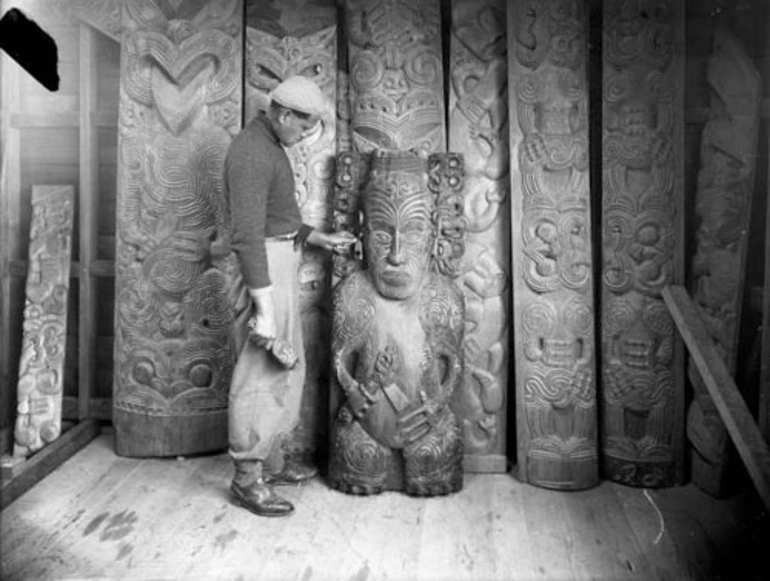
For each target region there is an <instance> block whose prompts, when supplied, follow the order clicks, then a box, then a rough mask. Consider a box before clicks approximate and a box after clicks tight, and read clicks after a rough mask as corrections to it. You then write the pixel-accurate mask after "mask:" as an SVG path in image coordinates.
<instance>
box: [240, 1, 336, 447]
mask: <svg viewBox="0 0 770 581" xmlns="http://www.w3.org/2000/svg"><path fill="white" fill-rule="evenodd" d="M295 11H300V10H299V8H296V9H295ZM328 13H329V9H327V10H326V14H328ZM282 15H283V17H285V18H286V19H289V20H291V18H290V16H289V14H288V13H287V12H286V11H284V12H283V13H282ZM331 15H332V16H335V17H336V10H335V9H333V8H332V9H331ZM326 20H329V19H328V18H327V19H326ZM249 23H251V22H249ZM256 24H259V25H261V26H263V27H264V26H266V24H265V21H264V20H259V21H257V22H256ZM304 28H305V29H306V28H307V26H305V27H304ZM246 34H247V36H246V100H247V104H246V118H247V119H251V118H252V117H253V116H254V115H256V114H257V112H258V111H265V110H267V107H268V105H269V104H270V97H269V93H270V91H272V90H273V89H274V88H275V87H276V86H277V85H278V84H279V83H280V82H281V81H282V80H284V79H286V78H288V77H290V76H294V75H304V76H307V77H309V78H311V79H312V80H313V81H315V83H316V84H317V85H318V86H319V87H320V89H321V91H322V92H323V94H324V95H325V96H326V98H327V100H328V103H329V111H328V115H327V116H326V117H325V118H324V119H323V120H322V123H321V125H320V126H319V128H318V130H317V131H316V132H315V133H314V134H313V135H311V136H309V137H308V138H307V139H305V140H304V141H302V142H301V143H299V144H297V145H294V146H292V147H290V148H288V149H287V153H288V156H289V161H290V162H291V166H292V169H293V171H294V182H295V188H296V189H295V193H296V196H297V202H298V204H299V208H300V212H301V213H302V219H303V221H304V222H305V223H306V224H309V225H311V226H314V227H315V228H318V229H320V230H324V231H328V230H330V228H331V195H332V183H333V178H334V155H335V153H336V111H335V109H336V102H337V96H336V90H337V78H336V76H337V75H336V73H337V27H336V25H331V26H328V27H326V28H323V29H320V30H315V31H313V32H310V33H309V34H307V35H305V36H302V37H295V36H283V37H279V36H275V35H273V34H271V33H269V32H265V31H264V30H261V29H258V28H252V27H248V28H247V32H246ZM330 268H331V266H330V263H329V260H328V256H327V254H326V253H324V252H322V251H320V250H318V249H314V248H311V247H306V248H305V249H303V254H302V264H301V266H300V274H299V276H300V288H301V290H300V304H301V318H302V330H303V341H304V345H305V358H306V361H307V374H306V377H305V387H304V391H303V395H302V404H301V410H300V421H299V424H298V426H297V429H296V430H295V432H294V434H293V435H292V437H291V438H290V439H289V441H288V442H287V443H286V446H287V448H288V451H289V452H291V453H294V454H299V455H304V456H311V455H312V454H314V453H315V452H316V450H317V449H318V448H319V444H321V443H322V442H323V441H325V433H326V427H327V421H326V416H325V414H322V413H321V411H320V410H326V409H327V407H328V406H327V398H328V394H327V391H326V386H327V385H328V383H329V361H330V357H331V354H330V351H329V345H330V336H331V318H330V314H329V308H328V303H329V283H330V275H329V272H330Z"/></svg>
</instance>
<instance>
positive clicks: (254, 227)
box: [226, 142, 273, 288]
mask: <svg viewBox="0 0 770 581" xmlns="http://www.w3.org/2000/svg"><path fill="white" fill-rule="evenodd" d="M241 145H243V146H245V147H238V148H236V149H234V150H233V151H231V152H230V155H228V156H227V161H226V179H227V189H228V193H229V197H230V212H231V218H232V229H233V230H232V242H231V243H232V249H233V250H234V251H235V253H236V255H237V256H238V261H239V263H240V266H241V272H242V273H243V278H244V280H245V282H246V285H247V286H248V287H249V288H263V287H266V286H269V285H270V275H269V274H268V270H267V253H266V252H265V221H266V212H267V197H268V192H269V188H270V187H271V182H272V177H273V171H272V168H271V164H270V162H269V160H266V159H265V158H264V156H260V155H254V152H253V150H251V148H250V147H249V146H250V145H251V144H249V143H248V142H245V143H242V144H241Z"/></svg>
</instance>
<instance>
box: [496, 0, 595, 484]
mask: <svg viewBox="0 0 770 581" xmlns="http://www.w3.org/2000/svg"><path fill="white" fill-rule="evenodd" d="M509 23H512V24H513V26H514V29H513V30H509V51H511V52H513V53H514V54H515V56H516V59H515V61H512V62H511V66H512V69H511V71H510V73H509V78H512V79H513V78H515V79H516V82H515V83H513V82H511V83H510V86H511V87H512V89H513V88H515V100H512V105H511V107H512V108H513V107H515V110H512V111H511V116H512V118H514V119H515V120H516V122H517V123H516V124H515V125H514V124H513V123H512V124H511V145H512V147H515V148H516V150H517V151H516V152H515V153H514V155H513V156H512V158H513V159H516V160H517V161H518V164H517V167H516V169H515V171H514V170H512V172H511V173H512V182H513V190H512V191H513V192H516V198H518V199H515V201H514V202H513V204H514V206H516V205H518V206H519V207H520V211H516V210H515V209H512V212H513V214H514V216H520V223H519V224H518V225H516V224H514V227H513V231H514V232H519V233H520V234H519V236H514V240H513V260H514V264H515V268H516V270H517V272H518V276H517V278H516V280H515V289H514V293H515V297H516V300H515V301H514V305H515V307H514V308H515V311H516V316H514V323H515V328H516V334H517V336H518V337H520V338H521V340H520V341H518V342H517V343H518V344H517V346H516V370H517V373H516V375H517V386H516V389H517V401H518V403H519V406H518V408H519V410H518V416H517V422H518V423H519V427H518V433H519V435H520V437H519V443H518V445H519V466H520V476H521V478H522V479H524V480H526V481H528V482H531V483H533V484H537V485H540V486H545V487H549V488H560V489H576V488H585V487H588V486H591V485H593V484H595V483H596V481H597V479H598V451H597V430H596V422H597V417H596V381H595V362H594V350H593V343H594V330H593V327H594V324H593V321H594V312H593V307H592V306H591V303H592V301H591V296H592V285H593V279H592V274H591V262H592V260H591V236H590V216H589V183H588V124H587V117H588V115H587V106H588V95H587V88H586V84H587V71H586V67H587V62H586V61H587V50H586V45H587V38H586V30H587V16H586V14H585V13H584V10H583V6H582V3H581V2H577V1H557V0H541V1H527V2H518V3H517V4H516V6H515V9H514V13H513V15H512V17H511V18H510V19H509ZM517 182H518V183H517ZM517 226H518V227H517Z"/></svg>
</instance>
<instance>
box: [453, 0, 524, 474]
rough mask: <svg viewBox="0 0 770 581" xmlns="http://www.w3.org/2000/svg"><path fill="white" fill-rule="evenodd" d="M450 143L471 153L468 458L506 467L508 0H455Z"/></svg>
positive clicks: (462, 405)
mask: <svg viewBox="0 0 770 581" xmlns="http://www.w3.org/2000/svg"><path fill="white" fill-rule="evenodd" d="M451 16H452V34H451V37H450V62H449V79H450V91H449V149H450V150H451V151H457V152H460V153H462V154H463V157H464V161H465V164H464V165H465V190H464V198H465V208H464V215H465V219H466V220H467V228H466V235H465V253H464V258H463V261H462V264H461V266H460V270H461V274H460V278H459V282H461V284H462V290H463V294H464V295H465V305H466V308H465V317H466V318H465V339H464V344H463V349H464V356H465V376H464V381H463V382H462V384H461V385H460V387H459V388H458V390H457V391H456V392H455V398H454V401H453V405H454V409H455V411H456V412H457V414H458V416H459V417H460V418H461V421H462V423H463V433H464V438H465V455H466V463H465V465H466V468H467V469H470V470H482V471H488V470H497V471H505V470H506V468H507V466H506V459H505V453H506V450H505V422H506V417H505V411H504V410H505V400H506V398H507V394H506V389H507V385H508V365H509V358H508V352H509V349H510V344H509V325H510V320H509V312H508V311H509V309H508V300H509V294H510V290H511V286H510V285H511V283H510V266H509V265H510V244H509V235H510V234H509V225H510V199H509V192H510V176H509V175H508V170H509V165H510V164H509V150H508V88H507V85H508V79H507V74H508V66H507V54H506V52H507V51H506V36H505V30H506V28H505V17H506V5H505V1H504V0H486V1H483V2H477V1H475V0H453V2H452V12H451Z"/></svg>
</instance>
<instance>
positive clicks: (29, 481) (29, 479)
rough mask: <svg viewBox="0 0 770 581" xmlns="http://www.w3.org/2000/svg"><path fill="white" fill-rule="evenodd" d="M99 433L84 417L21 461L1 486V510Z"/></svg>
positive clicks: (90, 420)
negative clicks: (13, 474) (16, 471)
mask: <svg viewBox="0 0 770 581" xmlns="http://www.w3.org/2000/svg"><path fill="white" fill-rule="evenodd" d="M100 432H101V426H100V425H99V422H97V421H96V420H92V419H88V420H83V421H82V422H80V423H79V424H77V425H76V426H74V427H73V428H71V429H70V430H68V431H66V432H64V433H63V434H62V435H61V437H60V438H59V439H58V440H56V441H55V442H53V443H52V444H49V445H48V446H46V447H45V448H43V449H42V450H40V451H39V452H38V453H36V454H35V455H34V456H32V457H31V458H29V459H27V460H24V461H23V464H21V465H20V466H19V467H18V468H17V469H18V473H16V475H15V476H14V477H13V478H11V479H10V480H9V481H8V482H3V486H2V488H0V510H1V509H4V508H5V507H6V506H8V505H9V504H11V503H12V502H13V501H14V500H16V499H17V498H18V497H19V496H21V495H22V494H24V493H25V492H26V491H27V490H29V489H30V488H32V487H33V486H34V485H35V484H37V483H38V482H40V481H41V480H42V479H43V478H45V477H46V476H48V475H49V474H50V473H51V472H53V471H54V470H56V469H57V468H58V467H59V466H61V465H62V464H63V463H64V462H66V461H67V460H69V459H70V458H71V457H72V456H74V455H75V453H77V452H78V451H79V450H80V449H81V448H83V447H84V446H85V445H86V444H88V442H90V441H91V440H93V439H94V438H95V437H96V436H98V435H99V433H100Z"/></svg>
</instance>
